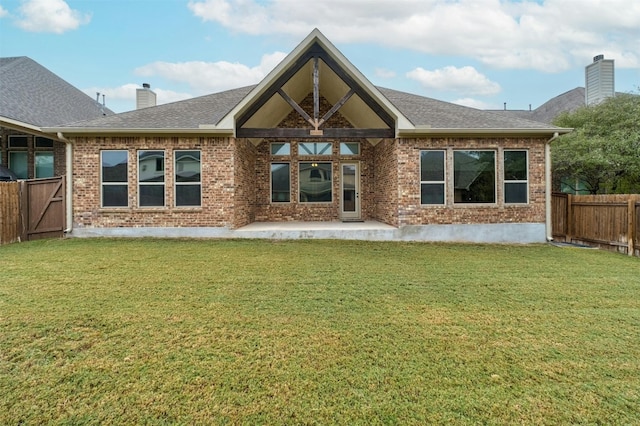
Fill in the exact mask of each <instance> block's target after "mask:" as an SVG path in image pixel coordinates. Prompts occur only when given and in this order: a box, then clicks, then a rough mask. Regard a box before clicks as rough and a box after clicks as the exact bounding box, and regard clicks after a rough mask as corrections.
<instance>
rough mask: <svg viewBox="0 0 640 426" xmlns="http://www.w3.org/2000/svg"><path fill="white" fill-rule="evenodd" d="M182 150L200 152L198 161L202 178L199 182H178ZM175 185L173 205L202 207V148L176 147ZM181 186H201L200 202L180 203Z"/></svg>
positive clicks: (174, 157)
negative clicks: (179, 157) (179, 190)
mask: <svg viewBox="0 0 640 426" xmlns="http://www.w3.org/2000/svg"><path fill="white" fill-rule="evenodd" d="M181 152H198V153H199V154H200V159H199V162H198V165H199V169H200V170H199V174H200V180H199V181H197V182H178V181H177V177H178V172H179V171H181V170H178V155H177V154H178V153H181ZM173 185H174V188H175V191H174V194H173V198H174V200H173V205H174V206H175V207H178V208H198V207H202V150H199V149H176V150H174V151H173ZM180 186H199V187H200V201H199V202H198V204H188V205H178V191H177V188H178V187H180Z"/></svg>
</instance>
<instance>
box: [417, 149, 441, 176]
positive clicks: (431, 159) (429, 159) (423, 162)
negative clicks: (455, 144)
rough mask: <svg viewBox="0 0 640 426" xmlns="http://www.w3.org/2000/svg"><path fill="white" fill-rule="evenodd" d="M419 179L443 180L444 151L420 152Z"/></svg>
mask: <svg viewBox="0 0 640 426" xmlns="http://www.w3.org/2000/svg"><path fill="white" fill-rule="evenodd" d="M420 180H421V181H423V182H424V181H444V151H421V152H420Z"/></svg>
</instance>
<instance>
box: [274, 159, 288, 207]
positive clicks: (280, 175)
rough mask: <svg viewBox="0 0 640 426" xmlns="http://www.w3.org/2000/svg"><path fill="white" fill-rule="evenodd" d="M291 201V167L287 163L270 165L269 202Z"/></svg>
mask: <svg viewBox="0 0 640 426" xmlns="http://www.w3.org/2000/svg"><path fill="white" fill-rule="evenodd" d="M289 201H291V166H290V165H289V163H271V202H272V203H288V202H289Z"/></svg>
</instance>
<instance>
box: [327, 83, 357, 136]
mask: <svg viewBox="0 0 640 426" xmlns="http://www.w3.org/2000/svg"><path fill="white" fill-rule="evenodd" d="M354 93H355V92H354V90H353V89H351V90H349V92H347V94H346V95H344V96H343V97H342V99H340V100H339V101H338V102H336V104H335V105H334V106H332V107H331V109H330V110H329V111H327V113H326V114H325V115H324V116H323V117H322V118H321V119H320V121H319V122H318V127H320V126H322V125H323V124H324V123H325V122H326V121H327V120H328V119H330V118H331V116H332V115H333V114H335V113H336V112H337V111H338V110H339V109H340V108H342V106H343V105H344V104H346V103H347V101H348V100H349V98H351V96H353V94H354Z"/></svg>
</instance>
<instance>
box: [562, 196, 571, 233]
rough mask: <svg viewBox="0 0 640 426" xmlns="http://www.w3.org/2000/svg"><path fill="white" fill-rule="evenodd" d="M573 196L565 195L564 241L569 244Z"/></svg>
mask: <svg viewBox="0 0 640 426" xmlns="http://www.w3.org/2000/svg"><path fill="white" fill-rule="evenodd" d="M572 203H573V194H567V235H566V236H565V239H564V240H565V241H566V242H568V243H570V242H571V239H572V238H573V237H572V233H573V232H572V226H571V225H572V224H573V222H572V220H571V219H572V217H573V206H572Z"/></svg>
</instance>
